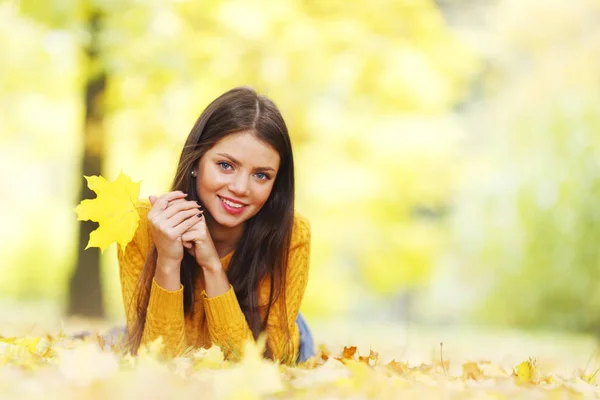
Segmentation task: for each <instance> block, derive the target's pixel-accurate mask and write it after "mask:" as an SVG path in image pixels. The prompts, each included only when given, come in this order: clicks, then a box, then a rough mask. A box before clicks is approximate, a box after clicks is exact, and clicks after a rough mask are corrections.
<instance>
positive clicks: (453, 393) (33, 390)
mask: <svg viewBox="0 0 600 400" xmlns="http://www.w3.org/2000/svg"><path fill="white" fill-rule="evenodd" d="M338 329H339V331H338ZM349 329H350V330H349ZM30 331H31V332H33V331H34V330H33V329H32V330H30ZM65 331H67V329H66V328H65V329H62V330H58V331H56V332H53V333H52V332H51V333H46V334H35V335H30V334H24V335H19V336H3V337H2V338H0V365H1V368H0V398H2V399H10V398H15V399H16V398H18V399H28V398H32V399H33V398H36V399H38V398H41V397H43V398H44V399H61V400H62V399H75V398H85V399H100V398H110V399H120V398H123V399H130V398H145V399H154V398H157V399H158V398H188V397H189V398H199V397H198V396H201V398H203V399H213V398H215V399H221V398H223V399H225V398H243V399H253V398H265V397H266V398H282V399H287V398H299V399H314V398H329V399H337V398H351V399H362V398H369V399H370V398H374V399H381V398H400V397H401V396H403V397H404V398H494V399H498V398H500V399H504V398H507V399H513V398H527V399H531V398H534V399H535V398H556V399H561V398H565V399H571V398H579V397H581V398H590V397H596V396H599V395H600V388H599V387H598V382H600V380H599V379H598V375H597V374H596V372H597V367H596V365H597V361H596V357H595V355H594V354H593V352H594V348H593V341H585V343H582V344H580V345H573V344H572V343H571V342H569V341H566V340H562V339H561V338H559V337H556V338H553V339H549V338H541V339H539V340H538V341H537V342H536V339H535V338H533V337H529V338H528V337H525V336H523V337H522V338H519V337H517V336H512V337H508V336H505V337H504V338H501V337H495V338H492V337H489V336H488V337H487V338H486V337H484V336H481V335H480V336H477V335H474V334H469V335H468V336H467V337H461V335H452V334H450V335H449V334H448V333H447V332H444V331H440V334H439V335H436V334H435V332H428V333H425V334H420V335H416V336H414V337H412V339H411V340H406V337H404V338H399V337H398V335H396V333H397V331H394V330H393V329H390V328H386V327H382V329H380V330H378V331H373V332H372V335H371V336H372V338H373V342H374V343H380V344H381V343H382V342H381V339H382V338H385V335H386V332H387V335H388V338H387V339H388V342H389V343H390V345H394V342H396V343H395V346H396V348H397V349H400V350H393V349H392V348H391V347H389V348H387V346H385V345H383V346H382V347H384V349H383V350H384V351H383V352H382V351H381V350H379V349H377V348H370V347H368V346H364V347H361V346H360V345H359V346H358V348H357V347H356V346H352V343H347V345H335V344H331V343H333V342H334V341H335V340H331V339H333V338H334V337H335V336H336V335H335V334H333V333H332V334H331V336H329V337H326V339H328V340H326V342H328V345H327V346H328V347H329V349H327V347H326V345H324V344H321V346H320V347H321V348H320V351H319V354H318V356H317V357H315V358H313V359H311V360H310V361H309V362H307V363H305V364H302V365H298V366H296V367H287V366H280V365H276V364H273V363H272V362H269V361H265V360H263V359H261V357H260V356H259V354H260V349H259V347H258V346H256V345H250V344H249V345H248V347H247V348H246V351H245V353H244V354H245V355H244V358H243V359H242V361H240V362H238V363H232V362H228V361H224V360H223V356H222V353H221V352H220V350H219V349H218V348H216V347H213V348H212V349H209V350H205V349H201V350H195V351H189V352H188V353H187V354H186V355H185V356H183V357H180V358H177V359H174V360H171V361H168V362H165V361H162V360H161V359H160V357H159V356H158V354H159V349H160V346H161V344H160V343H159V342H157V343H155V344H153V345H152V346H148V347H147V348H145V349H143V350H142V351H141V353H140V355H139V356H138V357H137V358H133V357H131V356H129V355H124V354H122V352H121V351H120V350H119V347H118V346H111V345H110V344H108V343H106V341H105V340H103V339H102V337H98V336H97V335H92V336H90V337H88V338H86V339H84V340H79V339H73V338H72V337H71V336H70V335H68V334H66V333H63V332H65ZM317 331H318V333H317V336H327V334H326V332H328V331H331V332H336V331H338V334H337V337H338V338H341V339H342V340H347V338H349V337H353V334H352V332H353V331H352V328H351V327H350V328H349V326H343V325H337V326H336V325H335V324H330V326H329V327H328V328H327V329H321V330H318V329H317ZM356 331H358V329H357V330H356ZM364 333H365V331H364V330H363V331H362V334H364ZM368 336H369V335H368V333H367V336H363V337H362V338H360V340H357V341H358V342H361V341H369V337H368ZM438 336H439V337H442V338H443V337H445V338H446V341H445V342H443V343H440V342H437V343H434V342H433V340H434V338H436V337H438ZM411 341H412V342H413V344H412V345H411ZM424 342H429V343H428V344H426V346H429V347H430V350H431V352H430V356H429V357H428V361H418V357H417V356H415V353H411V349H415V348H416V349H419V348H423V346H424ZM459 342H460V343H459ZM536 343H537V344H538V345H539V346H536V345H535V344H536ZM494 344H497V345H496V346H494ZM518 344H520V347H519V346H518ZM532 344H533V345H532ZM469 346H472V347H473V348H474V349H475V350H477V351H478V352H480V354H485V352H486V349H487V351H488V353H489V354H490V355H491V357H490V358H489V359H486V358H484V357H476V358H474V359H461V357H460V354H457V353H456V351H457V349H458V348H461V349H463V350H462V351H464V352H465V354H469V351H468V348H469ZM590 346H591V348H590V350H589V352H588V354H587V355H586V354H584V352H585V348H587V347H590ZM527 348H529V349H530V351H531V352H532V353H533V352H536V351H539V352H540V354H541V355H542V357H541V358H540V359H535V358H529V357H527V358H523V359H521V360H520V361H519V362H515V361H514V360H513V359H514V357H515V355H517V356H521V357H523V356H522V354H523V352H524V351H525V352H527ZM378 350H379V351H378ZM477 351H476V352H475V353H470V354H471V355H474V354H476V353H477ZM386 352H387V354H386ZM445 353H447V354H448V355H445ZM392 355H393V356H394V358H391V356H392ZM421 356H422V353H421ZM535 356H536V355H535V354H531V357H535ZM585 356H587V360H585V359H584V358H585ZM582 357H584V358H582ZM577 363H579V364H580V365H578V366H577V365H575V364H577ZM175 396H183V397H175Z"/></svg>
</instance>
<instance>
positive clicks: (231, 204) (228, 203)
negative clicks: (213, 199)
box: [217, 195, 247, 215]
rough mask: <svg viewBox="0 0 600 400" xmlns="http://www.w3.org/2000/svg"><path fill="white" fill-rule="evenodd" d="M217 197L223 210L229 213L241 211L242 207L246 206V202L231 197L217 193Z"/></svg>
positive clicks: (233, 213)
mask: <svg viewBox="0 0 600 400" xmlns="http://www.w3.org/2000/svg"><path fill="white" fill-rule="evenodd" d="M217 197H218V198H219V200H220V201H221V205H222V206H223V208H224V209H225V211H227V212H228V213H229V214H232V215H236V214H239V213H241V212H242V211H244V208H245V207H246V206H247V205H246V204H244V203H240V202H239V201H236V200H233V199H229V198H226V197H221V196H218V195H217Z"/></svg>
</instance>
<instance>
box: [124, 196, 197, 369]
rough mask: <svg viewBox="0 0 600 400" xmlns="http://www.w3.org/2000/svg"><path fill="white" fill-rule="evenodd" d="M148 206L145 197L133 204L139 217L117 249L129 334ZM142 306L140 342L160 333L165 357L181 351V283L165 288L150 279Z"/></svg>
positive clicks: (147, 240)
mask: <svg viewBox="0 0 600 400" xmlns="http://www.w3.org/2000/svg"><path fill="white" fill-rule="evenodd" d="M150 207H151V206H150V202H148V201H140V202H139V203H138V204H137V210H138V213H139V215H140V221H139V225H138V228H137V230H136V232H135V235H134V237H133V240H132V241H131V242H130V243H129V244H128V245H127V246H126V247H125V249H124V250H122V249H121V248H120V247H118V249H117V258H118V261H119V275H120V279H121V291H122V294H123V305H124V307H125V315H126V317H127V331H128V334H129V335H131V334H132V333H133V329H134V327H135V323H136V320H137V309H138V292H139V286H138V285H139V280H140V276H141V273H142V270H143V268H144V263H145V262H146V258H147V257H148V254H149V251H150V249H151V247H152V243H151V235H150V231H149V227H148V211H149V209H150ZM146 310H147V313H146V323H145V326H144V330H143V334H142V342H141V345H144V344H148V343H151V342H153V341H154V340H156V339H157V338H158V337H162V339H163V343H164V348H163V354H164V355H165V356H166V357H174V356H177V355H179V354H181V353H182V352H183V351H184V350H185V348H186V339H185V320H184V313H183V286H181V287H180V288H179V290H176V291H169V290H165V289H163V288H162V287H160V286H159V285H158V284H157V283H156V281H155V280H154V279H152V284H151V287H150V301H149V303H148V308H147V309H146Z"/></svg>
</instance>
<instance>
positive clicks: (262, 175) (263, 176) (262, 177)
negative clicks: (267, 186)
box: [255, 172, 271, 181]
mask: <svg viewBox="0 0 600 400" xmlns="http://www.w3.org/2000/svg"><path fill="white" fill-rule="evenodd" d="M255 176H256V177H257V178H258V179H260V180H261V181H268V180H269V179H271V177H270V176H269V175H267V174H265V173H263V172H257V173H256V174H255Z"/></svg>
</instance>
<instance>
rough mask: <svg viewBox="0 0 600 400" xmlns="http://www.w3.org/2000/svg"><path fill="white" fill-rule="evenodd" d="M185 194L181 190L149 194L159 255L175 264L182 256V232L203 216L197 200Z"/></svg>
mask: <svg viewBox="0 0 600 400" xmlns="http://www.w3.org/2000/svg"><path fill="white" fill-rule="evenodd" d="M185 196H186V194H185V193H183V192H180V191H175V192H168V193H165V194H163V195H162V196H160V197H158V198H156V196H150V203H151V204H152V209H151V210H150V212H148V222H149V224H150V233H151V234H152V240H153V242H154V245H155V246H156V251H157V252H158V258H159V259H161V260H163V261H167V262H169V263H173V264H175V263H176V264H180V263H181V260H182V259H183V251H184V250H183V243H182V235H183V234H184V233H185V232H186V231H187V230H188V229H190V228H191V227H192V226H194V225H196V224H197V223H198V222H199V221H200V220H201V219H202V218H201V217H198V215H201V213H200V211H199V205H198V203H197V202H195V201H187V200H185ZM211 243H212V241H211Z"/></svg>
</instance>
